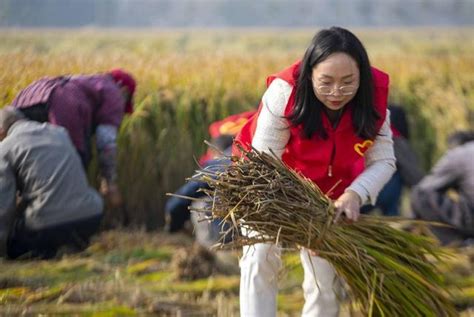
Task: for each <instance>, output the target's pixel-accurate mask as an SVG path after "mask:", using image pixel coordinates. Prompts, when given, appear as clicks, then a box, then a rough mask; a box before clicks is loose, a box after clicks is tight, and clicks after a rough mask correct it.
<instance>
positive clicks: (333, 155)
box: [328, 137, 336, 177]
mask: <svg viewBox="0 0 474 317" xmlns="http://www.w3.org/2000/svg"><path fill="white" fill-rule="evenodd" d="M335 156H336V140H335V137H333V139H332V152H331V160H330V161H329V167H328V176H329V177H332V164H333V163H334V157H335Z"/></svg>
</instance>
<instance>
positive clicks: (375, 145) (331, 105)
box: [234, 27, 395, 317]
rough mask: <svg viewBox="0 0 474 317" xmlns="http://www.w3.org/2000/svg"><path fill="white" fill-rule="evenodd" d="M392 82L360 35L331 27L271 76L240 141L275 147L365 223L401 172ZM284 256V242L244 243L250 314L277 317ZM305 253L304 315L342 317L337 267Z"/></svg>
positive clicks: (341, 209) (244, 289)
mask: <svg viewBox="0 0 474 317" xmlns="http://www.w3.org/2000/svg"><path fill="white" fill-rule="evenodd" d="M388 82H389V79H388V75H387V74H385V73H383V72H381V71H379V70H377V69H375V68H371V66H370V63H369V58H368V56H367V52H366V50H365V48H364V46H363V45H362V43H361V42H360V40H359V39H358V38H357V37H356V36H355V35H354V34H352V33H351V32H350V31H348V30H346V29H343V28H339V27H332V28H330V29H323V30H321V31H320V32H318V33H317V34H316V35H315V36H314V38H313V39H312V41H311V43H310V45H309V47H308V48H307V50H306V53H305V54H304V57H303V59H302V60H301V61H298V62H296V63H295V64H293V65H291V66H290V67H289V68H287V69H285V70H283V71H281V72H279V73H276V74H274V75H271V76H270V77H268V79H267V85H268V88H267V90H266V92H265V93H264V95H263V97H262V101H261V105H260V107H259V110H258V112H257V115H256V116H255V117H254V118H252V119H250V120H249V122H248V123H247V124H246V125H245V126H244V127H243V128H242V130H241V131H240V133H239V134H238V135H237V137H236V142H237V143H238V144H240V145H241V146H243V147H244V148H246V149H248V148H249V146H250V145H251V146H253V147H254V148H255V149H257V150H259V151H263V152H270V151H273V153H275V155H277V156H278V157H280V158H281V159H282V160H283V162H284V163H285V164H286V165H287V166H288V167H289V168H292V169H294V170H296V171H298V172H299V173H301V174H302V175H303V176H305V177H307V178H309V179H311V180H312V181H313V182H314V183H315V184H317V185H318V186H319V187H320V188H321V189H322V191H323V192H325V193H328V195H329V197H331V198H332V199H334V200H335V207H336V209H337V212H338V213H337V215H336V219H338V218H339V217H340V215H341V214H344V215H345V217H346V218H347V220H348V221H357V220H358V218H359V213H360V210H359V209H360V207H361V205H362V204H364V203H366V202H367V201H369V202H371V203H372V204H375V201H376V198H377V194H378V193H379V191H380V190H381V189H382V187H383V186H384V185H385V183H386V182H387V181H388V180H389V179H390V177H391V176H392V174H393V173H394V172H395V156H394V152H393V141H392V132H391V130H390V120H389V113H388V111H387V95H388ZM234 152H238V150H237V147H236V151H234ZM359 160H364V161H365V169H364V170H363V171H362V172H361V173H360V174H359V175H357V173H355V171H354V170H353V169H354V167H355V166H356V163H358V162H359ZM289 203H290V202H289ZM247 234H248V235H252V232H248V233H247ZM280 253H281V250H280V248H279V246H277V245H274V244H269V243H265V244H264V243H258V244H255V245H252V246H246V247H244V250H243V256H242V258H241V262H240V267H241V282H240V314H241V315H242V316H255V317H256V316H259V317H260V316H265V317H267V316H275V315H276V307H277V306H276V298H277V291H278V284H277V278H278V273H279V270H280V268H281V266H282V262H281V257H280ZM300 257H301V262H302V265H303V269H304V282H303V291H304V297H305V304H304V307H303V313H302V316H312V317H314V316H320V317H331V316H337V315H338V313H339V302H338V295H337V285H338V283H336V282H335V277H336V274H335V271H334V268H333V267H332V266H331V265H330V264H329V262H327V261H326V260H324V259H322V258H320V257H318V256H316V253H315V252H311V251H309V250H305V249H303V250H301V253H300Z"/></svg>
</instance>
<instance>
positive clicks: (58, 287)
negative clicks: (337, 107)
mask: <svg viewBox="0 0 474 317" xmlns="http://www.w3.org/2000/svg"><path fill="white" fill-rule="evenodd" d="M354 31H355V33H356V34H357V35H358V36H360V38H361V39H362V40H363V42H364V43H365V45H366V47H367V50H368V52H369V55H370V57H371V61H372V64H373V65H374V66H376V67H378V68H381V69H383V70H384V71H386V72H387V73H389V74H390V76H391V83H392V85H391V92H390V99H391V102H394V103H399V104H401V105H403V106H404V107H405V108H406V109H407V111H408V113H409V122H410V128H411V135H412V143H413V145H414V146H415V149H416V151H417V152H418V154H419V155H420V158H421V160H422V163H423V166H424V168H425V169H428V168H429V167H430V166H431V165H432V164H433V163H434V162H435V161H436V159H437V158H439V156H440V155H441V154H442V153H443V151H444V150H445V148H446V137H447V136H448V135H449V134H450V133H451V132H453V131H455V130H457V129H465V128H468V127H471V128H472V127H473V126H474V125H473V124H474V76H472V74H473V73H474V59H473V58H472V52H473V51H474V32H473V31H474V29H472V28H461V29H442V28H435V29H381V30H377V31H374V30H365V29H356V30H354ZM314 32H315V30H309V29H303V30H286V29H281V30H272V29H268V30H251V29H242V30H206V29H203V30H146V31H145V30H137V31H130V30H115V31H104V30H94V29H83V30H79V31H73V30H48V29H45V30H14V29H4V30H0V69H1V70H2V71H1V72H0V87H1V89H2V90H1V91H0V107H1V106H3V105H7V104H8V103H9V102H11V101H12V99H13V98H14V96H15V95H16V94H17V93H18V92H19V91H20V90H21V89H22V88H23V87H25V86H26V85H27V84H29V83H30V82H31V81H33V80H35V79H38V78H39V77H41V76H46V75H59V74H65V73H96V72H102V71H107V70H108V69H110V68H113V67H123V68H125V69H127V70H129V71H131V72H132V73H133V74H134V75H135V76H136V78H137V80H138V91H137V95H136V98H135V102H136V111H135V113H134V114H133V115H132V116H130V117H129V118H127V119H126V120H125V121H124V122H123V125H122V127H121V131H120V140H119V141H120V153H119V184H120V187H121V189H122V192H123V193H124V198H125V206H124V208H123V209H121V210H118V211H117V210H116V211H109V213H110V214H112V215H114V216H113V217H112V218H128V219H129V220H130V223H131V227H133V228H136V229H142V230H150V229H156V228H160V227H161V226H162V225H163V222H164V218H163V205H164V202H165V200H166V197H165V193H167V192H172V191H174V190H175V189H176V188H177V187H178V186H180V185H181V184H182V183H183V182H184V179H185V178H186V177H188V176H190V174H191V173H192V171H193V170H194V169H195V168H196V163H195V161H194V159H193V157H199V156H200V154H201V153H203V151H204V150H205V145H204V143H203V140H204V139H208V132H207V127H208V124H209V123H210V122H212V121H214V120H217V119H221V118H223V117H225V116H227V115H229V114H233V113H237V112H240V111H244V110H248V109H251V108H253V107H255V106H256V105H257V103H258V102H259V98H260V97H261V94H262V93H263V91H264V89H265V78H266V76H267V75H268V74H271V73H273V72H275V71H278V70H280V69H282V68H284V67H285V66H287V65H288V64H290V63H292V62H293V61H294V60H296V59H298V58H301V56H302V54H303V52H304V49H305V48H306V45H307V44H308V43H309V41H310V39H311V37H312V35H313V33H314ZM94 175H95V170H94V168H92V169H91V171H90V176H91V181H94V180H95V178H94ZM143 241H145V243H143ZM190 244H191V239H190V238H189V237H182V236H180V237H170V236H167V235H166V234H163V233H160V232H158V233H156V232H152V233H145V232H143V231H134V232H128V231H127V232H124V231H112V232H106V233H103V234H102V235H101V236H100V237H98V238H97V240H96V242H95V243H94V244H93V245H92V246H91V248H89V249H88V250H87V251H86V252H85V253H82V254H79V255H73V256H68V255H66V256H65V257H63V258H58V259H57V260H55V261H50V262H37V261H32V262H7V261H3V262H0V272H1V273H0V286H1V287H0V315H9V314H17V315H18V314H32V315H36V314H39V313H42V314H45V315H48V314H64V315H74V314H79V315H86V316H113V315H140V314H147V313H148V314H150V313H151V314H156V315H164V316H176V315H179V314H181V315H182V316H183V315H184V316H186V314H189V312H190V311H192V312H196V314H197V315H199V314H200V315H201V316H216V315H217V316H234V315H237V314H238V273H236V271H235V270H236V269H238V268H236V265H237V256H238V254H237V253H231V254H230V255H229V254H227V255H226V256H225V257H226V258H227V260H226V261H228V262H229V263H227V262H226V263H227V264H226V265H224V268H222V267H221V269H222V270H221V271H219V270H217V271H213V272H212V274H211V275H210V277H206V278H201V279H197V280H195V281H186V280H179V281H177V280H176V272H175V271H173V266H172V262H173V258H174V256H175V254H176V253H178V252H177V250H178V249H179V248H183V249H185V250H188V251H185V252H191V251H189V249H186V248H189V245H190ZM455 254H456V255H455V256H454V257H453V258H452V259H451V261H448V262H447V264H445V266H444V267H442V270H443V272H445V279H446V280H447V282H448V284H449V285H450V287H451V288H452V289H453V293H455V295H456V306H457V308H458V310H459V311H463V312H462V315H463V316H469V314H470V313H472V307H473V305H474V300H473V298H474V293H473V290H474V282H473V280H472V278H473V274H472V272H473V270H474V267H473V262H474V257H473V254H472V250H458V251H457V252H456V253H455ZM219 261H221V260H219ZM285 261H286V263H287V266H286V267H287V270H286V271H285V272H284V274H283V276H282V285H281V291H280V295H279V311H280V312H281V316H298V315H299V314H300V310H301V307H302V303H303V295H302V293H301V291H300V284H301V278H302V272H301V269H300V267H299V266H298V265H296V263H297V261H298V260H297V256H296V255H294V254H291V253H290V254H288V255H287V256H286V258H285ZM216 265H217V264H216ZM217 266H218V267H220V266H219V265H217ZM469 307H471V308H470V309H471V310H470V311H469ZM349 312H350V307H348V306H344V314H346V315H349ZM198 313H199V314H198ZM201 313H202V314H201ZM196 314H195V315H196ZM352 315H353V316H357V312H353V313H352ZM193 316H194V315H193Z"/></svg>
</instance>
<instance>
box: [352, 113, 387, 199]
mask: <svg viewBox="0 0 474 317" xmlns="http://www.w3.org/2000/svg"><path fill="white" fill-rule="evenodd" d="M395 163H396V160H395V154H394V152H393V140H392V131H391V129H390V112H389V111H388V110H387V116H386V119H385V122H384V123H383V125H382V127H381V128H380V131H379V134H378V135H377V137H376V138H375V141H374V144H373V145H372V146H371V147H370V148H369V150H367V152H366V153H365V170H364V171H363V172H362V174H360V175H359V176H358V177H357V178H356V179H355V180H354V181H353V182H352V184H351V185H350V186H349V187H348V188H347V189H346V190H352V191H354V192H356V193H357V194H358V195H359V197H360V198H361V200H362V203H365V202H367V201H369V202H370V203H371V204H373V205H375V202H376V200H377V196H378V194H379V192H380V191H381V190H382V188H383V187H384V186H385V184H386V183H387V182H388V181H389V180H390V178H391V177H392V175H393V173H395V171H396V164H395Z"/></svg>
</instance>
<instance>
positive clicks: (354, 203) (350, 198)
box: [334, 190, 362, 223]
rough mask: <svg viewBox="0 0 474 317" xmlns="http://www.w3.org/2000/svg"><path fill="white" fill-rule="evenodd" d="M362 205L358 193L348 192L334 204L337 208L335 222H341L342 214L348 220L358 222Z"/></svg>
mask: <svg viewBox="0 0 474 317" xmlns="http://www.w3.org/2000/svg"><path fill="white" fill-rule="evenodd" d="M361 205H362V199H361V198H360V197H359V195H358V194H357V193H356V192H354V191H352V190H348V191H346V192H345V193H344V194H342V195H341V196H340V197H339V198H338V199H337V200H336V201H335V202H334V206H335V207H336V216H335V217H334V222H335V223H336V222H337V221H338V220H339V218H340V216H341V214H342V213H344V214H345V215H346V218H347V219H349V220H351V221H357V220H358V219H359V215H360V207H361Z"/></svg>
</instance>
